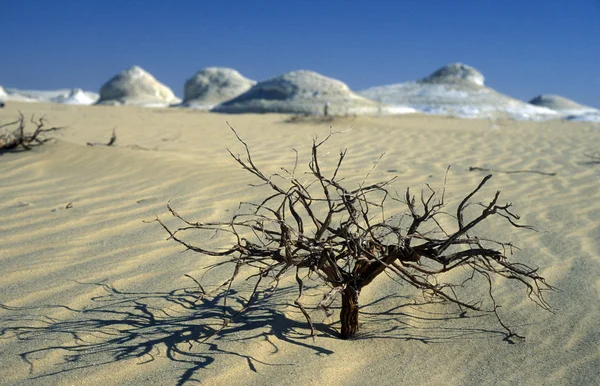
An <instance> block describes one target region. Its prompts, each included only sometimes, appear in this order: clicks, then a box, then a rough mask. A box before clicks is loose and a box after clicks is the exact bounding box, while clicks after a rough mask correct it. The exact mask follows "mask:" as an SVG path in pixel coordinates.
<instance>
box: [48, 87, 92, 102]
mask: <svg viewBox="0 0 600 386" xmlns="http://www.w3.org/2000/svg"><path fill="white" fill-rule="evenodd" d="M97 99H98V94H96V95H94V93H89V92H84V91H83V90H82V89H80V88H74V89H71V90H69V92H68V93H66V94H60V95H57V96H55V97H52V98H51V99H50V101H51V102H53V103H62V104H67V105H91V104H93V103H94V102H96V100H97Z"/></svg>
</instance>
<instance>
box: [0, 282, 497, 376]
mask: <svg viewBox="0 0 600 386" xmlns="http://www.w3.org/2000/svg"><path fill="white" fill-rule="evenodd" d="M80 284H81V285H92V286H98V287H101V288H102V289H103V290H104V291H105V294H102V295H100V296H96V297H93V298H91V301H90V306H89V307H86V308H84V309H73V308H70V307H67V306H64V305H47V306H45V307H41V308H40V307H13V306H10V305H6V304H0V309H1V310H2V311H3V312H2V314H3V316H0V338H2V339H17V340H19V341H34V340H35V341H36V343H34V344H30V347H31V346H36V345H38V346H39V341H40V339H41V340H42V341H43V342H59V343H55V344H46V343H44V344H43V345H42V347H41V348H36V349H30V350H29V351H24V352H22V353H21V354H20V358H21V359H22V360H23V361H24V362H25V363H26V364H27V365H28V366H29V368H30V375H31V379H37V378H46V377H51V376H53V375H56V374H60V373H64V372H71V371H77V370H80V369H85V368H88V367H92V366H102V365H105V364H109V363H116V362H119V361H123V360H132V359H135V360H137V361H138V363H139V364H141V365H145V364H147V363H149V362H152V361H154V360H155V356H156V355H161V356H166V357H167V358H168V359H169V360H171V361H174V362H178V363H180V364H185V369H184V370H182V373H181V375H179V377H178V380H177V384H178V385H183V384H185V383H187V382H190V381H197V382H201V378H202V374H201V371H200V370H202V369H203V368H205V367H206V366H208V365H210V364H211V363H213V362H215V360H217V358H219V357H223V356H234V357H239V358H240V359H242V360H244V361H245V362H246V363H247V366H248V368H249V369H250V370H252V371H254V372H258V369H257V365H262V366H293V365H294V363H267V362H265V361H263V360H259V359H257V358H255V357H253V356H252V355H249V354H246V353H243V352H236V351H233V350H229V349H227V346H228V343H229V342H236V341H237V342H239V341H247V340H252V341H257V339H258V340H263V341H265V340H266V341H267V342H268V343H269V344H270V345H271V346H272V349H271V351H272V353H273V354H275V355H274V357H273V358H274V360H275V361H277V356H276V353H277V351H278V350H279V348H278V347H277V344H280V345H281V344H291V345H295V346H300V347H302V348H303V349H307V350H309V351H310V352H312V353H313V354H315V355H331V354H334V351H332V350H330V349H328V348H326V347H328V346H329V347H331V346H332V342H331V340H332V339H338V333H337V331H336V329H335V328H334V325H335V324H337V323H334V324H333V325H331V324H326V323H315V329H316V332H317V336H316V337H315V338H314V339H313V338H312V337H311V336H310V330H309V329H308V326H307V323H306V321H305V319H304V318H303V317H302V315H301V314H300V313H299V312H298V317H297V318H294V319H290V318H289V317H288V316H286V314H284V312H283V310H284V309H287V310H288V311H289V308H288V307H289V305H290V304H292V303H293V299H294V298H295V297H296V296H297V292H296V291H297V288H295V287H289V288H278V289H277V290H276V291H274V292H272V293H268V292H266V293H264V292H263V293H262V294H261V295H260V296H259V297H258V298H257V299H256V300H255V301H254V303H253V305H252V306H251V308H250V309H248V311H247V312H246V313H244V314H242V315H240V316H239V317H237V318H236V319H235V320H233V321H232V322H231V323H229V324H227V325H226V326H225V327H223V315H224V314H225V315H233V314H235V313H236V311H237V310H239V309H240V308H242V307H243V305H245V303H246V299H244V298H243V296H241V295H240V294H236V293H231V294H230V296H229V298H228V306H227V307H224V306H223V296H222V295H219V296H215V297H212V298H207V297H205V298H198V293H197V292H195V291H194V290H192V289H190V288H182V289H177V290H174V291H171V292H126V291H120V290H119V289H117V288H115V287H113V286H111V285H109V284H105V283H80ZM421 306H425V307H428V305H427V304H426V303H422V304H420V303H417V302H415V301H414V300H413V299H411V298H407V297H401V296H398V295H390V296H385V297H381V298H379V299H377V300H375V301H373V302H371V303H368V304H363V306H362V311H361V320H362V323H363V327H365V326H366V327H367V328H363V331H361V332H360V333H359V334H358V335H357V336H356V337H355V338H354V339H356V340H364V339H400V340H407V341H410V340H413V341H420V342H422V343H427V344H429V343H443V342H448V341H451V340H455V339H465V338H479V339H481V338H484V339H488V338H490V337H494V336H499V335H500V336H502V335H503V332H502V331H496V330H493V329H482V328H473V327H465V326H458V327H457V326H455V324H453V323H452V321H456V320H458V319H473V318H477V317H479V316H468V317H467V316H466V315H464V314H459V313H457V312H456V309H454V308H452V310H450V308H448V309H449V312H448V313H445V312H444V313H427V312H423V311H418V312H416V310H417V309H418V308H419V307H421ZM382 310H383V311H382ZM56 311H67V312H68V313H69V314H70V316H69V317H67V318H63V319H57V318H52V317H50V316H49V315H51V314H53V313H56ZM332 311H333V312H334V316H333V319H335V320H337V314H338V313H339V310H338V309H335V308H334V309H332ZM413 311H414V312H413ZM313 312H314V313H316V312H317V311H313ZM319 312H320V311H319ZM417 314H418V315H417ZM288 315H289V312H288ZM419 315H420V316H419ZM411 321H413V322H414V321H421V322H425V324H424V325H421V323H418V324H419V325H415V324H414V323H412V322H411ZM449 321H450V322H451V323H450V324H451V325H452V326H450V327H446V326H445V325H446V324H447V322H449ZM469 324H472V323H469ZM207 338H209V339H207ZM273 338H274V339H273ZM206 339H207V340H206ZM336 344H338V343H336ZM347 344H350V345H351V344H352V342H347ZM57 352H60V353H61V354H62V355H61V357H62V362H61V363H58V364H56V365H55V366H54V368H55V369H56V370H52V371H46V372H44V371H41V370H37V369H36V361H37V360H38V359H39V358H40V357H43V356H45V355H50V354H56V353H57ZM277 362H279V361H277Z"/></svg>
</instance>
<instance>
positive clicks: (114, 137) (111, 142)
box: [87, 128, 117, 146]
mask: <svg viewBox="0 0 600 386" xmlns="http://www.w3.org/2000/svg"><path fill="white" fill-rule="evenodd" d="M115 142H117V129H116V128H114V129H113V131H112V135H111V136H110V139H109V140H108V142H107V143H100V142H88V143H87V145H88V146H112V145H114V144H115Z"/></svg>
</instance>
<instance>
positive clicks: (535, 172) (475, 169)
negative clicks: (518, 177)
mask: <svg viewBox="0 0 600 386" xmlns="http://www.w3.org/2000/svg"><path fill="white" fill-rule="evenodd" d="M469 171H470V172H473V171H482V172H493V173H506V174H519V173H532V174H541V175H543V176H555V175H556V173H548V172H541V171H539V170H495V169H487V168H480V167H477V166H469Z"/></svg>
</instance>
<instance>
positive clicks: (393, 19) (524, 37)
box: [0, 0, 600, 107]
mask: <svg viewBox="0 0 600 386" xmlns="http://www.w3.org/2000/svg"><path fill="white" fill-rule="evenodd" d="M0 55H1V56H0V85H3V86H4V87H16V88H23V89H57V88H73V87H80V88H83V89H86V90H92V91H98V90H99V88H100V86H101V85H102V84H103V83H104V82H106V81H107V80H108V79H110V78H111V77H112V76H113V75H115V74H116V73H117V72H119V71H121V70H123V69H125V68H128V67H129V66H131V65H134V64H137V65H140V66H141V67H143V68H144V69H146V70H147V71H149V72H150V73H151V74H153V75H154V76H155V77H156V78H157V79H158V80H160V81H161V82H163V83H165V84H166V85H168V86H169V87H171V88H172V89H173V91H174V92H175V93H176V94H177V95H179V96H181V95H182V94H183V84H184V82H185V80H186V79H188V78H189V77H191V76H192V75H193V74H194V73H195V72H196V71H197V70H199V69H201V68H204V67H208V66H225V67H232V68H235V69H237V70H238V71H240V72H241V73H242V74H244V75H245V76H247V77H249V78H252V79H256V80H261V79H266V78H269V77H272V76H276V75H279V74H281V73H284V72H287V71H292V70H296V69H309V70H313V71H317V72H319V73H322V74H324V75H327V76H330V77H333V78H337V79H340V80H342V81H344V82H346V83H347V84H348V85H349V86H350V87H351V88H352V89H355V90H360V89H363V88H367V87H371V86H378V85H383V84H390V83H398V82H403V81H408V80H415V79H417V78H421V77H423V76H426V75H428V74H429V73H431V72H432V71H434V70H435V69H437V68H438V67H441V66H442V65H444V64H447V63H451V62H457V61H460V62H463V63H466V64H469V65H471V66H474V67H476V68H478V69H479V70H480V71H481V72H482V73H483V74H484V75H485V77H486V82H487V84H488V85H489V86H491V87H493V88H495V89H497V90H499V91H501V92H503V93H506V94H509V95H511V96H514V97H517V98H520V99H526V100H528V99H530V98H532V97H534V96H536V95H537V94H541V93H554V94H560V95H563V96H566V97H568V98H571V99H574V100H576V101H578V102H580V103H585V104H589V105H592V106H595V107H600V0H570V1H566V0H496V1H492V0H472V1H471V0H467V1H460V0H459V1H450V0H429V1H427V0H421V1H415V0H411V1H401V0H396V1H393V0H390V1H376V0H373V1H364V2H362V1H360V2H359V1H351V0H348V1H334V0H330V1H312V0H287V1H286V0H274V1H262V0H240V1H226V0H210V1H204V0H197V1H185V0H177V1H154V0H144V1H142V0H139V1H134V0H120V1H112V0H98V1H93V0H53V1H52V0H45V1H41V0H38V1H34V0H0Z"/></svg>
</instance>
